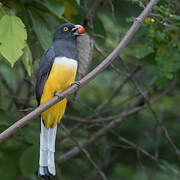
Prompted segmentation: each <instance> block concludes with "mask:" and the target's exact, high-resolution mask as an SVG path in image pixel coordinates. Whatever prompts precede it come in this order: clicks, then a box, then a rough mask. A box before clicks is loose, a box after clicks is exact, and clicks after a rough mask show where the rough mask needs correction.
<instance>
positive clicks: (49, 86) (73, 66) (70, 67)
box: [40, 57, 77, 129]
mask: <svg viewBox="0 0 180 180" xmlns="http://www.w3.org/2000/svg"><path fill="white" fill-rule="evenodd" d="M76 70H77V61H75V60H73V59H68V58H65V57H61V58H60V57H59V58H56V59H55V60H54V64H53V66H52V68H51V72H50V74H49V77H48V79H47V81H46V83H45V86H44V89H43V93H42V96H41V102H40V103H41V104H42V103H45V102H46V101H48V100H50V99H52V98H53V96H54V91H57V92H59V93H61V92H62V91H64V90H65V89H67V88H68V87H69V86H70V85H71V84H72V83H73V82H74V80H75V76H76ZM66 104H67V99H66V98H64V99H63V100H61V101H60V102H58V103H57V104H55V105H53V106H52V107H51V108H49V109H48V110H46V111H45V112H43V113H42V120H43V121H44V124H45V127H46V129H48V128H49V127H53V128H54V127H55V126H56V124H57V123H58V122H60V120H61V118H62V116H63V114H64V112H65V109H66Z"/></svg>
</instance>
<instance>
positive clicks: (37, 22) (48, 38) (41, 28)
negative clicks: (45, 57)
mask: <svg viewBox="0 0 180 180" xmlns="http://www.w3.org/2000/svg"><path fill="white" fill-rule="evenodd" d="M29 12H30V17H31V19H32V22H33V28H34V31H35V33H36V35H37V37H38V39H39V41H40V43H41V46H42V47H43V49H44V50H47V49H48V48H49V46H50V44H51V42H52V38H53V36H52V33H51V31H50V30H49V28H48V25H47V24H48V23H46V21H45V19H44V18H43V17H41V16H40V14H39V13H38V12H37V11H36V10H31V11H29Z"/></svg>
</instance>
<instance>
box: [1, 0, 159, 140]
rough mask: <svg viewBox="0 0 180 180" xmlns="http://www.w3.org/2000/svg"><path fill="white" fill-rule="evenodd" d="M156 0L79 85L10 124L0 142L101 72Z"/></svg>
mask: <svg viewBox="0 0 180 180" xmlns="http://www.w3.org/2000/svg"><path fill="white" fill-rule="evenodd" d="M157 2H158V0H151V1H150V2H149V4H148V5H147V7H146V8H145V9H144V10H143V11H142V13H141V14H140V16H139V17H137V18H136V21H135V22H134V23H133V25H132V26H131V27H130V29H129V30H128V32H127V33H126V35H125V36H124V37H123V39H122V40H121V42H120V43H119V44H118V46H117V47H116V48H115V49H114V50H113V51H112V52H111V53H110V54H109V56H107V57H106V58H105V59H104V61H103V62H102V63H101V64H99V65H98V66H97V67H96V68H95V69H94V70H92V71H91V72H90V73H88V74H87V75H86V76H85V77H84V78H82V79H81V80H80V81H79V83H80V86H78V85H77V84H73V85H72V86H71V87H69V88H68V89H66V90H65V91H64V92H62V93H61V97H60V98H59V97H57V96H56V97H54V98H52V99H51V100H49V101H47V102H46V103H44V104H41V105H40V106H39V107H37V108H36V109H35V110H34V111H32V112H31V113H29V114H28V115H26V116H25V117H23V118H22V119H20V120H19V121H17V122H16V123H15V124H13V125H12V126H10V127H9V128H8V129H6V130H5V131H4V132H2V133H1V134H0V142H2V141H3V140H4V139H6V138H7V137H9V136H10V135H12V134H13V133H15V131H17V130H18V129H20V128H21V127H23V126H24V125H25V124H27V123H28V122H29V121H30V120H32V119H33V118H35V117H37V116H38V115H40V114H41V113H42V112H43V111H45V110H47V109H48V108H50V107H51V106H53V105H54V104H56V103H57V102H59V101H60V100H61V99H63V98H65V97H67V96H69V95H70V94H73V93H74V92H75V91H77V90H78V89H79V88H80V87H82V86H84V85H86V84H87V83H88V82H89V81H90V80H92V79H93V78H95V77H96V76H97V75H98V74H99V73H100V72H102V71H103V70H104V69H105V68H106V67H107V66H108V65H109V64H110V63H111V62H112V61H113V60H114V59H115V58H116V57H117V56H118V55H119V53H120V52H121V51H122V49H123V48H124V47H125V46H126V45H127V44H128V42H129V41H130V40H131V38H132V37H133V35H134V34H135V33H136V31H137V30H138V29H139V27H140V26H141V24H142V23H143V21H144V19H145V18H146V17H147V15H148V14H149V13H150V11H151V10H152V8H153V7H154V5H155V4H156V3H157Z"/></svg>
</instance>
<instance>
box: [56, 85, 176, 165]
mask: <svg viewBox="0 0 180 180" xmlns="http://www.w3.org/2000/svg"><path fill="white" fill-rule="evenodd" d="M172 88H174V84H171V85H170V86H169V87H168V88H166V89H165V90H164V91H162V92H161V93H160V94H159V95H158V96H156V97H155V98H154V99H153V100H152V101H151V104H154V103H155V102H157V101H158V100H159V99H160V98H162V97H163V96H165V95H166V94H167V93H168V92H169V91H171V90H172ZM145 108H147V105H143V106H139V107H133V108H131V109H129V110H127V111H124V112H123V113H122V114H121V117H119V118H117V119H115V120H114V121H111V122H110V123H109V124H108V125H106V126H105V127H103V128H102V129H100V130H99V131H97V132H95V133H94V134H92V135H91V137H90V138H89V139H87V140H86V141H85V142H83V143H81V144H79V145H80V146H81V147H83V148H85V147H87V146H90V145H91V144H93V143H94V142H96V141H97V140H98V139H100V138H101V137H102V136H104V135H106V133H107V132H108V131H109V130H111V129H113V128H116V127H118V126H117V125H118V124H119V123H120V122H121V121H122V120H123V119H124V118H126V117H128V116H130V115H132V114H134V113H136V112H138V111H141V110H143V109H145ZM79 153H80V151H79V149H78V148H77V147H74V148H73V149H72V150H70V151H68V152H67V153H65V154H63V155H62V156H60V157H59V158H58V159H57V162H58V163H64V162H65V161H68V160H70V159H72V158H73V157H75V156H77V155H78V154H79Z"/></svg>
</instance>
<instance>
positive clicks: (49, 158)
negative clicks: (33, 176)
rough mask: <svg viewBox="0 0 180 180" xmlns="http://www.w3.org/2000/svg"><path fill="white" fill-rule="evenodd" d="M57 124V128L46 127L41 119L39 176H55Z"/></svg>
mask: <svg viewBox="0 0 180 180" xmlns="http://www.w3.org/2000/svg"><path fill="white" fill-rule="evenodd" d="M56 131H57V125H56V127H55V128H49V129H46V128H45V126H44V123H43V121H42V119H41V133H40V158H39V176H40V177H49V176H55V174H56V169H55V163H54V152H55V140H56Z"/></svg>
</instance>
